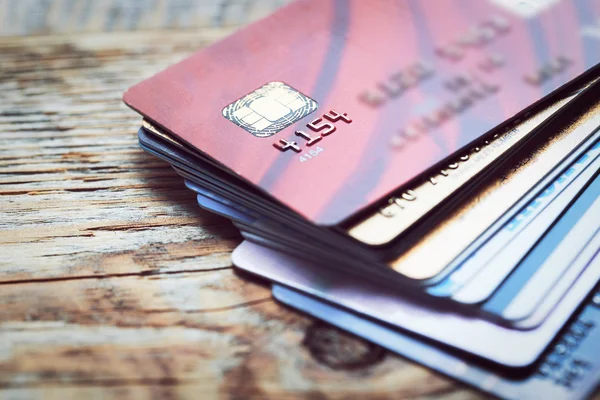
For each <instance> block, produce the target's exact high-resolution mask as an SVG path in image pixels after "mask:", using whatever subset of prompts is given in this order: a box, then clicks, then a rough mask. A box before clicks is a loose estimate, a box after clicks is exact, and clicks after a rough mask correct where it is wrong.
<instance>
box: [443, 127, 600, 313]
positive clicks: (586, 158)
mask: <svg viewBox="0 0 600 400" xmlns="http://www.w3.org/2000/svg"><path fill="white" fill-rule="evenodd" d="M598 136H600V134H598ZM599 154H600V142H596V143H595V144H593V145H592V146H591V148H590V149H589V150H588V151H586V152H585V153H584V154H583V155H582V156H581V157H579V159H578V160H577V161H575V162H574V163H573V164H571V165H570V166H568V167H567V168H566V169H565V170H564V172H563V173H562V174H561V175H560V176H559V177H558V178H557V179H556V180H554V181H553V182H552V183H550V184H549V185H547V186H546V187H545V188H543V190H542V191H540V192H539V194H538V195H537V197H536V198H535V199H534V200H533V201H531V202H530V203H529V204H527V205H526V206H525V207H523V208H522V209H521V210H520V211H519V212H518V213H517V214H516V216H515V217H513V219H512V220H510V221H509V222H508V223H506V224H505V225H504V226H503V227H502V229H500V230H499V231H498V233H496V234H495V235H494V236H493V237H492V238H491V239H490V240H489V241H488V242H486V243H485V244H484V245H483V246H481V247H480V248H479V249H477V251H475V252H474V253H473V254H472V256H471V257H470V258H469V259H468V260H466V261H465V262H464V263H463V264H462V265H461V268H460V272H457V273H456V274H452V275H451V276H450V277H449V279H448V282H447V283H446V284H447V285H455V288H458V287H459V285H461V282H464V286H462V287H461V288H460V289H459V290H458V291H457V292H456V293H455V294H454V295H453V296H452V297H453V298H454V299H455V300H456V301H459V302H461V303H470V304H473V303H479V302H482V301H484V300H486V299H487V298H488V297H489V296H490V295H491V294H492V293H493V292H494V290H496V289H497V288H498V287H499V286H500V284H501V283H502V282H503V281H504V279H506V277H507V276H508V275H509V274H510V273H511V272H512V271H513V269H514V268H516V267H517V265H518V264H519V262H520V261H521V260H522V259H523V258H524V257H525V255H526V254H527V252H529V250H531V249H532V248H533V247H534V245H535V243H536V242H537V241H538V240H539V239H540V238H541V236H542V235H543V234H544V233H545V232H546V231H547V230H548V228H549V227H550V226H551V225H552V224H553V223H554V222H555V220H556V219H557V218H559V217H560V215H561V214H562V213H563V211H564V210H565V209H567V208H568V206H569V205H570V204H571V202H572V201H573V200H574V199H575V198H576V197H577V195H578V194H579V192H580V191H581V190H583V189H584V188H585V187H586V186H587V184H588V183H589V182H590V181H591V180H593V178H594V176H595V174H596V171H597V170H598V168H600V159H598V155H599Z"/></svg>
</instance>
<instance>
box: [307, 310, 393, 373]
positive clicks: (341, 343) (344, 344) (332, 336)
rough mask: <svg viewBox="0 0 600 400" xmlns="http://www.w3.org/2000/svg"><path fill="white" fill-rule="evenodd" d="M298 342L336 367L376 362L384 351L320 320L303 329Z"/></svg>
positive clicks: (369, 364)
mask: <svg viewBox="0 0 600 400" xmlns="http://www.w3.org/2000/svg"><path fill="white" fill-rule="evenodd" d="M302 344H303V345H304V346H305V347H306V348H307V349H308V350H309V351H310V353H311V355H312V356H313V357H314V358H315V359H317V360H318V361H319V362H322V363H323V364H325V365H327V366H329V367H331V368H332V369H336V370H356V369H361V368H366V367H370V366H372V365H374V364H377V363H378V362H380V361H381V360H382V359H383V357H384V355H385V353H386V351H385V350H384V349H383V348H382V347H380V346H377V345H375V344H373V343H370V342H368V341H366V340H364V339H361V338H359V337H357V336H354V335H352V334H350V333H347V332H344V331H342V330H340V329H337V328H335V327H333V326H331V325H329V324H325V323H323V322H321V321H317V322H314V323H313V324H312V325H311V326H309V327H308V329H307V330H306V336H305V338H304V341H303V342H302Z"/></svg>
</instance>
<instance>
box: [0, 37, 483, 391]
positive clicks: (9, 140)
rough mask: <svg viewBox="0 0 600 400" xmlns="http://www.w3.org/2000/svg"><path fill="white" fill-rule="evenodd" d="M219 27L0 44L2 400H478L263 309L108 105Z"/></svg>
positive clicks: (203, 221)
mask: <svg viewBox="0 0 600 400" xmlns="http://www.w3.org/2000/svg"><path fill="white" fill-rule="evenodd" d="M228 32H230V29H222V28H211V29H202V30H199V31H194V32H176V33H168V34H167V33H165V32H146V33H126V34H85V35H77V36H61V35H51V36H46V37H29V38H3V39H0V130H1V131H2V140H1V141H0V210H2V211H1V212H0V246H1V251H0V389H1V390H0V398H6V399H30V398H31V399H36V398H47V399H65V398H86V399H96V398H98V399H100V398H115V399H129V398H140V397H152V398H161V399H162V398H182V399H188V398H189V399H198V398H231V399H248V398H270V399H283V398H307V399H308V398H310V399H325V398H327V399H364V398H372V399H403V398H404V399H414V398H436V399H440V398H441V399H465V398H482V397H483V396H482V395H480V394H478V393H476V392H474V391H471V390H470V389H465V388H464V387H463V386H462V385H459V384H456V383H453V382H452V381H450V380H448V379H446V378H443V377H440V376H438V375H437V374H434V373H432V372H430V371H428V370H426V369H425V368H422V367H419V366H416V365H413V364H411V363H409V362H406V361H404V360H403V359H401V358H400V357H397V356H395V355H392V354H388V353H386V352H385V351H383V350H382V349H381V348H379V347H377V346H373V345H370V344H368V343H366V342H364V341H362V340H359V339H357V338H355V337H353V336H350V335H348V334H345V333H342V332H339V331H337V330H335V329H333V328H331V327H328V326H326V325H324V324H322V323H319V322H315V321H314V320H312V319H311V318H308V317H306V316H303V315H300V314H298V313H296V312H293V311H291V310H289V309H288V308H286V307H283V306H281V305H279V304H277V303H276V302H274V301H273V299H272V298H271V295H270V291H269V288H268V286H266V285H265V283H264V282H260V281H257V280H256V279H254V278H251V277H249V276H246V275H239V274H238V273H236V272H235V271H234V270H233V269H232V268H231V264H230V259H229V256H230V252H231V251H232V249H233V248H234V247H235V246H236V245H237V244H238V243H239V241H240V237H239V235H238V233H237V232H236V230H235V229H234V228H233V226H232V225H231V224H230V223H229V222H228V221H226V220H224V219H222V218H219V217H216V216H213V215H210V214H208V213H206V212H203V211H201V210H200V209H199V208H198V207H197V206H196V204H195V199H194V195H193V194H192V193H191V192H190V191H188V190H186V189H185V188H184V186H183V183H182V181H181V179H180V178H179V177H178V176H177V175H176V174H175V173H174V172H173V171H172V170H171V168H170V167H169V166H168V165H166V164H165V163H163V162H160V161H159V160H156V159H155V158H153V157H151V156H148V155H146V154H145V153H144V152H142V151H141V150H140V149H139V147H138V144H137V139H136V135H135V132H136V130H137V127H138V125H139V121H140V118H139V116H137V115H136V114H135V113H133V112H132V111H130V110H129V109H127V108H126V107H125V106H124V105H123V104H122V103H121V94H122V93H123V91H124V90H125V89H126V88H127V87H128V86H130V85H132V84H133V83H135V82H137V81H139V80H141V79H143V78H145V77H148V76H150V75H151V74H153V73H155V72H156V71H158V70H160V69H162V68H163V67H165V66H167V65H168V64H171V63H173V62H175V61H177V60H179V59H182V58H183V57H185V56H186V55H188V54H190V53H191V52H192V51H193V50H195V49H196V48H198V47H201V46H205V45H206V44H208V43H210V42H212V41H214V40H216V39H218V38H220V37H222V36H223V35H225V34H227V33H228Z"/></svg>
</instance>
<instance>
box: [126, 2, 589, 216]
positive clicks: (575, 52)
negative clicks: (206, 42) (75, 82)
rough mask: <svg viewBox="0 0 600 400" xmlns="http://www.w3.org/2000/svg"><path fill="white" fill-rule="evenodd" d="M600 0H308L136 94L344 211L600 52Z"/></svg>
mask: <svg viewBox="0 0 600 400" xmlns="http://www.w3.org/2000/svg"><path fill="white" fill-rule="evenodd" d="M599 17H600V2H599V1H597V0H572V1H568V0H563V1H561V0H530V1H512V0H477V1H464V0H445V1H408V0H407V1H400V0H399V1H392V0H378V1H362V0H348V1H344V0H303V1H297V2H295V3H293V4H291V5H289V6H287V7H284V8H282V9H281V10H279V11H278V12H276V13H275V14H273V15H271V16H270V17H268V18H266V19H264V20H262V21H259V22H257V23H255V24H253V25H250V26H249V27H247V28H245V29H243V30H241V31H238V32H237V33H235V34H234V35H232V36H230V37H228V38H226V39H224V40H222V41H220V42H218V43H215V44H214V45H212V46H210V47H208V48H205V49H202V50H200V51H198V52H197V53H195V54H194V55H192V56H191V57H189V58H187V59H185V60H183V61H182V62H180V63H178V64H176V65H174V66H172V67H170V68H168V69H166V70H165V71H163V72H160V73H159V74H157V75H155V76H153V77H151V78H149V79H147V80H145V81H143V82H141V83H140V84H138V85H136V86H134V87H132V88H131V89H129V90H128V91H127V92H126V93H125V95H124V101H125V102H126V103H127V104H128V105H129V106H130V107H132V108H133V109H135V110H137V111H138V112H139V113H141V114H142V115H144V116H145V117H147V118H148V119H150V120H152V121H154V122H155V123H157V124H158V125H160V126H162V127H163V128H164V129H165V130H167V131H169V132H171V133H172V134H174V135H175V136H177V137H179V138H180V139H182V140H183V141H185V142H187V143H188V144H189V145H191V146H193V147H195V148H197V149H198V150H199V151H201V152H202V153H204V154H206V155H207V156H208V157H210V158H212V159H214V160H215V161H217V162H218V163H220V164H222V165H223V166H224V167H225V168H227V169H228V170H230V171H232V172H233V173H234V174H237V175H238V176H240V177H241V178H243V179H245V180H247V181H249V182H251V183H253V184H254V185H256V186H257V187H259V188H260V189H262V190H263V191H265V192H266V193H268V194H270V195H271V196H273V197H274V198H275V199H277V200H279V201H280V202H281V203H283V204H285V205H287V206H289V207H290V208H291V209H292V210H294V211H296V212H297V213H299V214H301V215H302V216H304V217H306V218H307V219H309V220H311V221H312V222H314V223H317V224H320V225H336V224H338V223H340V222H341V221H343V220H346V219H347V218H349V217H351V216H352V215H354V214H355V213H357V212H358V211H361V210H363V209H364V208H366V207H368V206H369V205H371V204H373V203H374V202H376V201H378V200H380V199H382V198H383V197H385V196H386V195H388V194H389V193H391V192H392V191H394V190H395V189H397V188H399V187H400V186H402V185H403V184H406V183H407V182H408V181H410V180H411V179H413V178H415V177H417V176H418V175H419V174H421V173H423V172H424V171H425V170H427V169H429V168H431V167H433V166H434V165H436V164H437V163H439V162H440V161H442V160H444V159H446V158H447V157H448V156H450V155H452V154H453V153H455V152H457V151H458V150H460V149H461V148H463V147H465V146H467V145H468V144H469V143H470V142H472V141H473V140H475V139H477V138H478V137H480V136H482V135H484V134H486V133H487V132H489V131H490V130H492V129H494V128H495V127H496V126H497V125H499V124H501V123H503V122H505V121H506V120H507V119H510V118H511V117H514V116H515V115H517V114H519V113H520V112H521V111H522V110H524V109H526V108H527V107H529V106H530V105H531V104H533V103H535V102H537V101H539V100H540V99H541V98H543V97H544V96H546V95H548V94H549V93H551V92H553V91H554V90H556V89H557V88H559V87H560V86H562V85H563V84H565V83H566V82H568V81H569V80H571V79H573V78H575V77H577V76H578V75H580V74H581V73H583V72H585V71H586V70H588V69H590V68H592V67H594V66H595V65H596V64H598V62H599V61H600V33H599V32H600V22H599V21H600V18H599Z"/></svg>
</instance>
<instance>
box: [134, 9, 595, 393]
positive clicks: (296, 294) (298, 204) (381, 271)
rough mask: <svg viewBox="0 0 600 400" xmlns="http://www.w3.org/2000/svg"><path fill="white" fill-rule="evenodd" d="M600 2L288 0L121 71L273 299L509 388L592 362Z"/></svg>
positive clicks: (590, 379)
mask: <svg viewBox="0 0 600 400" xmlns="http://www.w3.org/2000/svg"><path fill="white" fill-rule="evenodd" d="M599 63H600V2H599V1H597V0H562V1H561V0H519V1H513V0H473V1H464V0H446V1H444V2H433V1H429V2H424V1H416V0H412V1H411V0H381V1H376V2H367V1H361V0H302V1H297V2H295V3H292V4H290V5H289V6H286V7H284V8H282V9H280V10H279V11H277V12H276V13H275V14H273V15H271V16H270V17H268V18H266V19H264V20H262V21H259V22H257V23H255V24H253V25H250V26H248V27H247V28H245V29H243V30H240V31H238V32H237V33H235V34H234V35H232V36H230V37H228V38H226V39H225V40H222V41H220V42H218V43H215V44H214V45H212V46H210V47H208V48H205V49H203V50H201V51H199V52H197V53H195V54H193V55H192V56H191V57H189V58H187V59H185V60H183V61H181V62H180V63H178V64H176V65H174V66H172V67H170V68H168V69H166V70H165V71H162V72H159V73H158V74H157V75H155V76H153V77H151V78H149V79H147V80H145V81H143V82H141V83H139V84H138V85H136V86H134V87H132V88H131V89H129V90H128V91H127V92H126V93H125V96H124V101H125V102H126V103H127V105H129V106H130V107H132V108H133V109H134V110H136V111H138V112H139V113H140V114H142V116H143V117H144V119H143V122H142V127H141V128H140V130H139V132H138V136H139V140H140V144H141V146H142V148H143V149H144V150H146V151H147V152H149V153H151V154H153V155H155V156H157V157H159V158H161V159H164V160H166V161H167V162H169V163H170V164H172V166H173V168H174V169H175V170H176V171H177V173H178V174H180V175H181V176H182V177H183V178H184V179H185V182H186V185H187V186H188V187H189V188H190V189H191V190H193V191H195V192H196V193H197V198H198V204H199V205H200V207H202V208H204V209H206V210H210V211H211V212H214V213H216V214H219V215H222V216H225V217H227V218H229V219H231V221H233V223H234V224H235V225H236V226H237V227H238V228H239V229H240V231H241V233H242V235H243V236H244V238H245V239H246V240H245V241H244V242H243V243H242V244H241V245H240V246H239V247H238V248H237V249H236V250H235V252H234V254H233V262H234V264H235V265H236V266H237V267H238V268H240V269H242V270H245V271H248V272H250V273H252V274H255V275H259V276H262V277H264V278H266V279H268V280H269V281H272V282H273V294H274V296H275V298H277V299H278V300H279V301H281V302H282V303H285V304H287V305H289V306H291V307H293V308H296V309H298V310H301V311H303V312H305V313H308V314H310V315H313V316H315V317H317V318H320V319H323V320H325V321H327V322H329V323H331V324H333V325H336V326H338V327H341V328H343V329H346V330H348V331H350V332H353V333H354V334H356V335H359V336H362V337H364V338H366V339H368V340H370V341H373V342H374V343H377V344H379V345H381V346H383V347H386V348H388V349H390V350H392V351H394V352H397V353H398V354H400V355H403V356H405V357H407V358H409V359H412V360H414V361H416V362H419V363H422V364H424V365H426V366H428V367H430V368H432V369H434V370H437V371H440V372H442V373H444V374H447V375H449V376H451V377H453V378H456V379H457V380H460V381H463V382H466V383H469V384H471V385H473V386H475V387H478V388H480V389H481V390H483V391H486V392H489V393H492V394H494V395H496V396H498V397H503V398H515V399H523V398H552V399H561V398H565V399H566V398H569V399H578V398H585V397H587V396H589V395H590V394H591V393H593V391H594V389H595V388H596V386H597V385H598V383H599V382H600V340H599V339H600V331H599V329H600V328H598V327H597V326H598V325H600V286H599V281H600V255H598V252H599V251H600V81H598V82H597V80H598V78H599V77H600V64H599Z"/></svg>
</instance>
